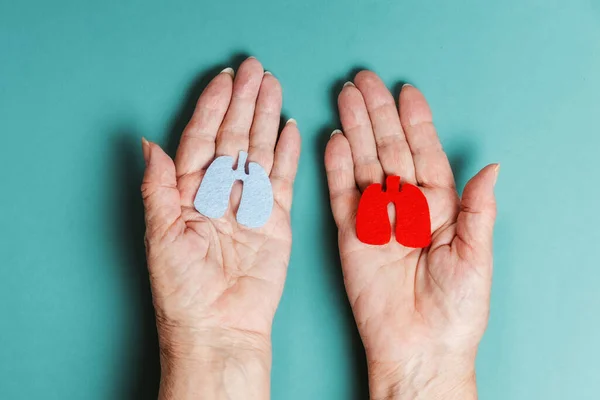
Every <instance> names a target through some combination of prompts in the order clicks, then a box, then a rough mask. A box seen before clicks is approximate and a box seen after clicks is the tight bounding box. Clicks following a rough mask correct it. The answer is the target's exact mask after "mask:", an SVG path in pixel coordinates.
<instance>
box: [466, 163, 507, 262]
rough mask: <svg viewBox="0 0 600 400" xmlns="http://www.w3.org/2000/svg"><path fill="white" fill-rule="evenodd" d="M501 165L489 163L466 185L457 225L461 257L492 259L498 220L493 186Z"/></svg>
mask: <svg viewBox="0 0 600 400" xmlns="http://www.w3.org/2000/svg"><path fill="white" fill-rule="evenodd" d="M499 169H500V164H490V165H488V166H487V167H485V168H484V169H482V170H481V171H479V173H478V174H477V175H475V176H474V177H473V178H471V180H470V181H469V182H468V183H467V185H466V186H465V190H464V191H463V196H462V200H461V204H460V213H459V214H458V220H457V225H456V236H457V238H458V239H459V240H458V241H457V242H455V243H456V245H457V246H459V248H458V250H459V252H458V254H459V255H460V256H461V257H465V256H466V255H467V254H468V255H470V256H475V257H477V256H479V255H484V256H488V255H489V256H491V254H492V235H493V231H494V222H495V220H496V197H495V196H494V185H495V184H496V179H497V178H498V171H499Z"/></svg>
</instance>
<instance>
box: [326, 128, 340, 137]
mask: <svg viewBox="0 0 600 400" xmlns="http://www.w3.org/2000/svg"><path fill="white" fill-rule="evenodd" d="M338 133H342V131H340V130H339V129H335V130H334V131H333V132H331V135H330V136H329V137H330V138H332V137H333V135H337V134H338Z"/></svg>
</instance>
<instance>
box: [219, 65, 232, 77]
mask: <svg viewBox="0 0 600 400" xmlns="http://www.w3.org/2000/svg"><path fill="white" fill-rule="evenodd" d="M220 73H221V74H229V75H230V76H231V77H232V78H233V77H234V76H235V71H234V70H233V68H231V67H227V68H225V69H224V70H223V71H221V72H220Z"/></svg>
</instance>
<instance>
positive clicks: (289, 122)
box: [285, 118, 298, 125]
mask: <svg viewBox="0 0 600 400" xmlns="http://www.w3.org/2000/svg"><path fill="white" fill-rule="evenodd" d="M285 124H286V125H287V124H294V125H298V122H296V120H295V119H294V118H290V119H288V120H287V121H286V122H285Z"/></svg>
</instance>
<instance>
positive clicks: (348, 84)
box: [344, 81, 356, 87]
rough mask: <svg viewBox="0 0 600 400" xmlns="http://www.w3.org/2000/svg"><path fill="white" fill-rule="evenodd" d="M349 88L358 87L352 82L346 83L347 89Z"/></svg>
mask: <svg viewBox="0 0 600 400" xmlns="http://www.w3.org/2000/svg"><path fill="white" fill-rule="evenodd" d="M347 86H352V87H356V85H355V84H354V83H352V82H350V81H348V82H346V83H344V87H347Z"/></svg>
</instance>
